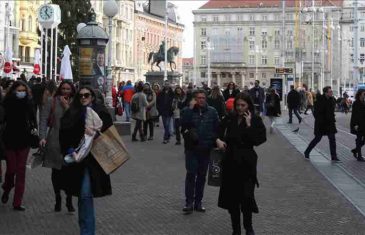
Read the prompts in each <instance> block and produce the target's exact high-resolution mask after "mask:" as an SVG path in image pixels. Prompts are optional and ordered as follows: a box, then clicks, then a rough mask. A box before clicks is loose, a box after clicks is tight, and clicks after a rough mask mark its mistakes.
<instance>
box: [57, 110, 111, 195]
mask: <svg viewBox="0 0 365 235" xmlns="http://www.w3.org/2000/svg"><path fill="white" fill-rule="evenodd" d="M92 108H93V109H94V111H95V112H96V113H97V114H98V115H99V117H100V119H101V120H102V121H103V127H102V129H101V131H102V132H103V131H105V130H106V129H108V128H109V127H110V126H111V125H113V121H112V118H111V116H110V114H109V112H108V110H107V109H106V108H105V107H104V106H103V105H94V106H93V107H92ZM70 109H71V108H70ZM70 109H68V110H67V111H66V113H65V114H64V116H63V117H62V119H61V127H60V145H61V151H62V153H63V155H66V154H67V149H69V148H76V147H77V146H78V145H79V143H80V140H81V139H82V137H83V136H84V132H85V120H84V117H83V116H84V115H85V112H86V110H83V111H80V112H78V115H73V113H72V112H71V111H70ZM83 109H84V108H83ZM85 168H87V169H88V170H89V174H90V180H91V188H92V194H93V196H94V197H103V196H106V195H111V194H112V189H111V183H110V177H109V175H107V174H105V172H104V170H103V169H102V168H101V167H100V165H99V164H98V163H97V161H96V160H95V159H94V157H93V156H92V154H91V153H90V154H89V155H88V156H87V157H86V158H85V159H84V160H83V161H82V162H81V163H77V164H71V165H67V166H65V167H63V169H64V170H63V174H64V177H63V182H61V188H62V189H64V190H65V191H66V192H68V193H70V194H72V195H74V196H79V194H80V189H81V183H82V179H83V176H84V172H85Z"/></svg>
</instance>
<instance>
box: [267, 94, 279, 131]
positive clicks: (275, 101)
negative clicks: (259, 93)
mask: <svg viewBox="0 0 365 235" xmlns="http://www.w3.org/2000/svg"><path fill="white" fill-rule="evenodd" d="M265 107H266V116H268V117H269V119H270V123H271V125H270V133H272V132H273V128H274V125H275V118H277V117H279V116H280V115H281V108H280V96H279V95H278V94H277V93H276V91H275V89H274V88H269V89H268V92H267V95H266V101H265Z"/></svg>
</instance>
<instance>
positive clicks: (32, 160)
mask: <svg viewBox="0 0 365 235" xmlns="http://www.w3.org/2000/svg"><path fill="white" fill-rule="evenodd" d="M44 154H45V151H44V148H39V149H38V151H37V152H35V153H33V154H32V155H31V156H30V157H29V158H28V162H27V168H29V169H34V168H36V167H38V166H40V165H42V163H43V161H44Z"/></svg>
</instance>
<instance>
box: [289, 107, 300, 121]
mask: <svg viewBox="0 0 365 235" xmlns="http://www.w3.org/2000/svg"><path fill="white" fill-rule="evenodd" d="M293 111H294V114H295V116H297V118H298V121H299V120H302V117H301V116H300V115H299V112H298V108H289V122H293Z"/></svg>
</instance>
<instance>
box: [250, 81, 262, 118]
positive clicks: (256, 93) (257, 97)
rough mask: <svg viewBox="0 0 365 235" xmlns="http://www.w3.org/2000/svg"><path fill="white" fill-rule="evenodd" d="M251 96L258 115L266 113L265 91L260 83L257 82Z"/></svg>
mask: <svg viewBox="0 0 365 235" xmlns="http://www.w3.org/2000/svg"><path fill="white" fill-rule="evenodd" d="M250 96H251V99H252V101H253V105H254V106H255V112H256V114H258V115H260V114H261V113H262V112H263V111H264V101H265V91H264V88H262V87H260V81H259V80H256V81H255V86H254V87H253V88H251V90H250Z"/></svg>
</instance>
